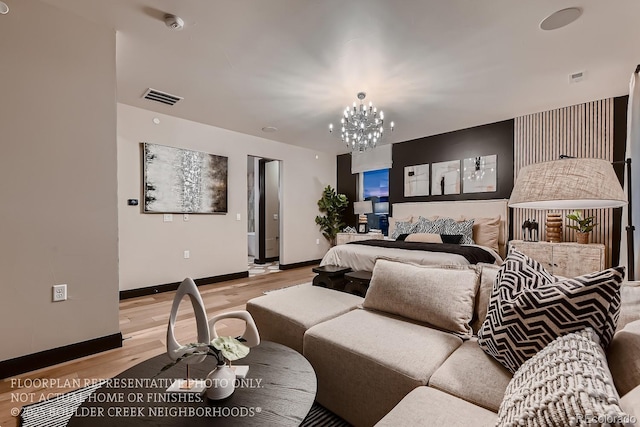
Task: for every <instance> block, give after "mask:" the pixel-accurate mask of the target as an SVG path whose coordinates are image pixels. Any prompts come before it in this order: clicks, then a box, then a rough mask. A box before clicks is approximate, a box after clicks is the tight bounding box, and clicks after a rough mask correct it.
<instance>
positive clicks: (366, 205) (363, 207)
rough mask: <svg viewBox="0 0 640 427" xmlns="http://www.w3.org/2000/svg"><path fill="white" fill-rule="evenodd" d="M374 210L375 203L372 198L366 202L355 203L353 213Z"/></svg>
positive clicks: (360, 213) (357, 213)
mask: <svg viewBox="0 0 640 427" xmlns="http://www.w3.org/2000/svg"><path fill="white" fill-rule="evenodd" d="M372 212H373V204H372V203H371V200H365V201H364V202H354V203H353V213H354V214H356V215H364V214H368V213H372Z"/></svg>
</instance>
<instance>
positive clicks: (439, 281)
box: [363, 259, 480, 337]
mask: <svg viewBox="0 0 640 427" xmlns="http://www.w3.org/2000/svg"><path fill="white" fill-rule="evenodd" d="M479 282H480V273H479V270H478V269H476V267H475V266H453V265H452V266H441V267H434V266H419V265H415V264H405V263H401V262H395V261H389V260H385V259H378V260H377V261H376V264H375V267H374V268H373V276H372V278H371V283H370V285H369V289H368V290H367V295H366V296H365V299H364V303H363V307H364V308H366V309H371V310H378V311H384V312H386V313H391V314H396V315H399V316H402V317H406V318H407V319H412V320H417V321H419V322H424V323H428V324H430V325H433V326H435V327H437V328H441V329H444V330H446V331H450V332H454V333H456V334H459V335H461V336H464V337H468V336H470V335H471V327H470V326H469V323H470V322H471V319H472V317H473V307H474V303H475V296H476V292H477V290H478V286H479Z"/></svg>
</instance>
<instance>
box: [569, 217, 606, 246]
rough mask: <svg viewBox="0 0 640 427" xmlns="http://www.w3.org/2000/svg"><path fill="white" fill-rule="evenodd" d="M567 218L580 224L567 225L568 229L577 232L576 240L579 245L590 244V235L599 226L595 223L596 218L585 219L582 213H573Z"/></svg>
mask: <svg viewBox="0 0 640 427" xmlns="http://www.w3.org/2000/svg"><path fill="white" fill-rule="evenodd" d="M567 218H568V219H570V220H571V221H574V222H576V223H577V224H578V225H571V224H569V225H567V227H569V228H572V229H574V230H576V238H577V241H578V243H589V233H591V231H592V230H593V228H594V227H595V226H596V225H598V223H596V222H593V220H594V219H595V216H590V217H587V218H584V217H583V216H582V211H573V212H572V213H570V214H569V215H567Z"/></svg>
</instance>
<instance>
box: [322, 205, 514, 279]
mask: <svg viewBox="0 0 640 427" xmlns="http://www.w3.org/2000/svg"><path fill="white" fill-rule="evenodd" d="M392 212H393V218H389V235H390V236H391V235H392V234H393V233H394V232H396V230H395V227H396V226H401V225H402V226H404V225H406V224H407V223H415V222H417V220H418V218H420V217H422V218H423V219H424V218H427V219H430V220H433V221H437V220H438V218H442V219H444V218H452V219H453V220H454V221H456V222H464V221H467V222H468V221H469V220H470V219H474V225H473V236H474V238H476V237H478V240H479V243H482V244H475V243H474V244H469V243H467V244H462V245H455V244H454V245H452V244H447V243H426V244H422V245H420V244H413V243H411V244H409V245H407V244H405V243H404V242H397V243H396V242H394V241H393V240H394V239H385V240H383V241H380V242H379V243H376V242H373V241H367V240H365V241H360V242H352V243H349V244H346V245H339V246H334V247H333V248H331V249H330V250H329V251H328V252H327V253H326V255H325V256H324V257H323V259H322V261H321V263H320V265H321V266H324V265H336V266H340V267H348V268H351V269H352V270H355V271H373V266H374V265H375V262H376V260H377V259H379V258H385V259H392V260H397V261H402V262H410V263H415V264H419V265H468V264H474V263H476V262H491V261H493V263H495V264H501V263H502V258H503V257H504V256H505V253H506V242H507V239H508V235H509V233H508V230H509V228H508V222H509V221H508V207H507V200H506V199H494V200H469V201H453V202H408V203H394V204H393V210H392ZM489 231H490V233H491V238H490V239H489V240H487V239H485V237H487V236H488V235H489V234H488V233H489ZM396 234H397V233H396ZM418 234H419V233H418ZM412 237H414V236H412ZM489 241H490V244H489V243H487V242H489ZM407 246H409V247H407ZM465 252H473V253H475V255H474V254H471V255H470V256H469V255H467V254H466V253H465ZM483 253H484V254H483ZM487 254H488V255H487ZM478 260H480V261H478Z"/></svg>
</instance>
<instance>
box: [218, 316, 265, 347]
mask: <svg viewBox="0 0 640 427" xmlns="http://www.w3.org/2000/svg"><path fill="white" fill-rule="evenodd" d="M222 319H240V320H244V321H245V323H246V326H245V330H244V333H243V334H242V339H244V340H245V341H246V342H245V343H244V344H245V345H246V346H247V347H255V346H257V345H258V344H260V334H258V327H257V326H256V322H254V321H253V317H251V314H250V313H249V312H248V311H244V310H238V311H230V312H229V313H222V314H218V315H217V316H214V317H212V318H211V320H209V333H210V334H211V340H214V339H216V338H218V333H217V332H216V323H218V321H220V320H222Z"/></svg>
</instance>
